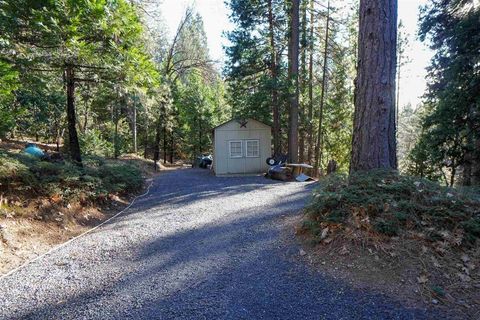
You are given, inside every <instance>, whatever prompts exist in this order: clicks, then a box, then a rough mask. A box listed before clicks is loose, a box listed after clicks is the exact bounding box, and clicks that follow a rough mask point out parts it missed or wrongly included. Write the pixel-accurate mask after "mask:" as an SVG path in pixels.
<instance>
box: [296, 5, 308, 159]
mask: <svg viewBox="0 0 480 320" xmlns="http://www.w3.org/2000/svg"><path fill="white" fill-rule="evenodd" d="M307 4H308V3H307V1H306V0H304V1H303V2H302V6H301V10H302V40H301V53H300V63H301V72H300V81H299V82H300V95H301V97H302V99H301V100H300V101H301V103H299V127H300V128H299V130H298V133H299V138H298V161H299V162H300V163H303V162H305V142H306V141H305V140H306V137H305V132H306V130H305V129H306V128H305V126H306V123H307V122H306V119H305V115H306V112H305V111H306V108H305V100H304V97H305V93H306V88H307Z"/></svg>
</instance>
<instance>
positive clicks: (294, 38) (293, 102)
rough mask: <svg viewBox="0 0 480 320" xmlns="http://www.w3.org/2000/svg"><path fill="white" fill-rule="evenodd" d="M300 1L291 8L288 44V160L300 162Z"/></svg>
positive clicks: (294, 1)
mask: <svg viewBox="0 0 480 320" xmlns="http://www.w3.org/2000/svg"><path fill="white" fill-rule="evenodd" d="M299 6H300V0H292V1H291V6H290V34H289V44H288V79H289V94H290V109H289V113H288V115H289V117H288V120H289V128H288V158H289V161H290V162H292V163H296V162H298V94H299V90H298V51H299V23H300V21H299V11H300V7H299Z"/></svg>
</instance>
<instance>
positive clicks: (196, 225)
mask: <svg viewBox="0 0 480 320" xmlns="http://www.w3.org/2000/svg"><path fill="white" fill-rule="evenodd" d="M312 188H313V185H312V184H304V183H279V182H274V181H271V180H267V179H265V178H263V177H241V178H216V177H213V176H211V175H209V173H208V172H207V171H206V170H194V169H184V170H178V171H172V172H168V173H165V174H163V175H161V176H160V177H159V178H157V179H156V181H155V183H154V185H153V187H152V188H151V193H150V194H149V195H148V196H146V197H144V198H142V199H140V200H139V201H138V202H137V203H136V204H135V205H134V206H133V207H132V208H131V209H130V210H128V211H127V212H126V213H125V215H123V216H121V217H119V218H118V219H115V220H113V221H112V222H111V223H108V224H106V225H105V226H103V227H101V228H99V229H97V230H95V231H94V232H93V233H90V234H88V235H87V236H85V237H83V238H80V239H78V240H76V241H74V242H72V243H70V244H68V245H67V246H65V247H63V248H61V249H60V250H58V251H56V252H54V253H53V254H51V255H49V256H47V257H45V258H42V259H40V260H38V261H36V262H34V263H33V264H31V265H29V266H28V267H26V268H24V269H21V270H20V271H18V272H16V273H14V274H12V275H11V276H9V277H7V278H5V279H3V280H1V281H0V318H1V319H30V318H32V319H419V318H428V314H425V313H423V312H422V311H420V310H410V309H406V308H405V307H403V306H401V305H400V304H398V303H396V302H394V301H391V300H389V299H388V298H386V297H383V296H380V295H375V294H366V293H365V292H360V291H356V290H354V289H351V288H349V287H348V286H346V285H345V284H342V283H338V282H336V281H334V280H332V279H329V278H328V277H326V276H323V275H322V274H320V273H318V272H315V271H314V270H311V269H310V268H308V267H306V266H305V265H304V264H302V263H301V262H298V261H297V258H298V252H299V248H298V247H296V246H295V245H292V244H288V243H290V242H289V241H283V240H282V237H281V236H280V235H281V233H282V228H284V225H282V223H284V222H283V221H284V220H285V219H284V217H285V215H293V214H298V210H299V209H300V208H301V207H302V206H303V205H304V204H305V202H306V201H307V199H308V196H309V194H310V192H311V189H312Z"/></svg>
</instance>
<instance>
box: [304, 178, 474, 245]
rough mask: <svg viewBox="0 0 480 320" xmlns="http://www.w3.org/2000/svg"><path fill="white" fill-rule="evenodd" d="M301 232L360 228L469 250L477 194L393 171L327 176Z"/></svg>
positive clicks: (315, 233)
mask: <svg viewBox="0 0 480 320" xmlns="http://www.w3.org/2000/svg"><path fill="white" fill-rule="evenodd" d="M306 213H307V217H308V219H307V220H306V221H305V222H304V228H306V229H307V230H309V231H310V232H312V233H313V234H314V235H318V236H320V234H321V231H322V229H323V228H325V226H328V225H330V226H335V227H339V228H344V229H345V228H348V229H349V230H352V229H363V230H366V231H368V232H370V233H377V234H379V235H381V236H387V237H394V236H401V235H405V236H411V237H414V238H421V239H424V240H426V241H431V242H438V241H443V242H448V243H450V244H452V245H458V246H461V245H462V246H463V245H466V246H471V245H473V244H475V242H476V241H477V240H478V238H480V199H479V193H478V190H473V189H468V190H461V189H454V188H447V187H443V186H440V185H439V184H437V183H434V182H431V181H429V180H425V179H421V178H416V177H410V176H403V175H399V174H397V173H396V172H386V171H374V172H369V173H356V174H353V175H351V176H345V175H330V176H328V177H326V178H324V179H323V180H321V181H320V186H319V187H318V188H317V189H316V190H315V191H314V194H313V199H312V201H311V203H310V204H309V205H308V206H307V208H306Z"/></svg>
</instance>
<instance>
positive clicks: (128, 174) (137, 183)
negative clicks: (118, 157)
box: [98, 163, 143, 192]
mask: <svg viewBox="0 0 480 320" xmlns="http://www.w3.org/2000/svg"><path fill="white" fill-rule="evenodd" d="M98 175H99V177H100V178H101V179H102V181H103V185H104V186H105V188H106V189H107V190H110V191H112V192H131V191H137V190H139V189H140V188H141V187H142V185H143V178H142V175H141V172H140V169H139V168H138V167H137V166H134V165H131V164H119V163H109V164H105V165H104V166H102V167H100V168H99V172H98Z"/></svg>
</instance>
